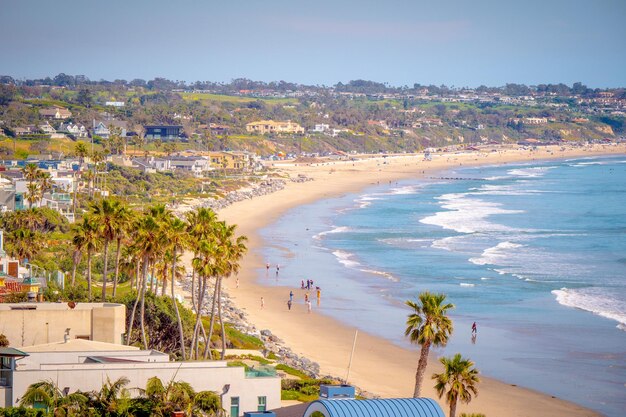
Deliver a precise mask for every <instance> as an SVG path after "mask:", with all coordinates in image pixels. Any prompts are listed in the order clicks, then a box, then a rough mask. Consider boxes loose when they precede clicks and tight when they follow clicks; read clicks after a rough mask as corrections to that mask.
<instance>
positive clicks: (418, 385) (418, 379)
mask: <svg viewBox="0 0 626 417" xmlns="http://www.w3.org/2000/svg"><path fill="white" fill-rule="evenodd" d="M429 350H430V342H426V343H424V344H423V345H422V350H421V351H420V360H419V362H417V371H416V372H415V391H413V398H419V397H420V394H421V391H422V381H423V380H424V373H425V372H426V363H427V362H428V351H429Z"/></svg>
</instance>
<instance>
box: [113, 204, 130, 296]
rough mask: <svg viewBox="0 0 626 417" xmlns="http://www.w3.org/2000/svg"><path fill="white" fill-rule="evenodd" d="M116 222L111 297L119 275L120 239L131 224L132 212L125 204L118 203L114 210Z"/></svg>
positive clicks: (124, 235)
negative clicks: (113, 275) (117, 208)
mask: <svg viewBox="0 0 626 417" xmlns="http://www.w3.org/2000/svg"><path fill="white" fill-rule="evenodd" d="M116 220H117V221H116V222H117V226H118V228H117V230H116V232H117V233H116V239H117V246H116V249H115V277H114V278H113V298H115V295H116V293H117V282H118V280H119V276H120V257H121V252H122V251H121V249H122V241H123V240H124V239H125V238H126V237H127V236H128V229H129V228H130V227H131V225H132V224H133V212H132V211H131V210H129V209H128V207H126V206H125V205H120V208H119V210H118V211H117V212H116Z"/></svg>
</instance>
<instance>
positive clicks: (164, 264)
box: [161, 262, 176, 297]
mask: <svg viewBox="0 0 626 417" xmlns="http://www.w3.org/2000/svg"><path fill="white" fill-rule="evenodd" d="M172 273H173V274H175V273H176V272H172ZM162 278H163V280H162V282H161V296H163V297H165V294H166V293H165V289H166V288H167V262H164V263H163V277H162Z"/></svg>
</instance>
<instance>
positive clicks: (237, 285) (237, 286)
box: [235, 277, 239, 288]
mask: <svg viewBox="0 0 626 417" xmlns="http://www.w3.org/2000/svg"><path fill="white" fill-rule="evenodd" d="M235 288H239V277H237V279H236V280H235Z"/></svg>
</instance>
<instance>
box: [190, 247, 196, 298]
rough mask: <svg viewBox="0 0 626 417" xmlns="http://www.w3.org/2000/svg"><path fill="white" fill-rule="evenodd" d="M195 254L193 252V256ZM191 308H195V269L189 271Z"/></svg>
mask: <svg viewBox="0 0 626 417" xmlns="http://www.w3.org/2000/svg"><path fill="white" fill-rule="evenodd" d="M195 257H196V255H195V254H194V258H195ZM191 309H192V310H195V309H196V269H195V268H193V269H192V271H191Z"/></svg>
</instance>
